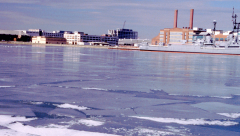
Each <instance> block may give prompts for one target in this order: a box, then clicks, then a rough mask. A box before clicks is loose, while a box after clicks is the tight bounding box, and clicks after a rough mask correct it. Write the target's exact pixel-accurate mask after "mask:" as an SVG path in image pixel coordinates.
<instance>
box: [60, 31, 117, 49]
mask: <svg viewBox="0 0 240 136" xmlns="http://www.w3.org/2000/svg"><path fill="white" fill-rule="evenodd" d="M64 38H66V40H67V43H68V44H78V45H88V43H91V44H92V45H110V46H114V45H118V37H112V36H110V35H101V36H99V35H88V34H84V33H83V32H77V31H76V32H74V33H64Z"/></svg>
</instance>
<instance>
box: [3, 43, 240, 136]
mask: <svg viewBox="0 0 240 136" xmlns="http://www.w3.org/2000/svg"><path fill="white" fill-rule="evenodd" d="M239 124H240V56H230V55H207V54H183V53H161V52H143V51H123V50H110V49H98V48H79V47H53V46H43V45H38V46H30V45H8V44H0V135H10V136H12V135H20V136H45V135H46V136H49V135H53V136H54V135H58V136H61V135H63V136H65V135H69V136H70V135H71V136H73V135H81V136H84V135H87V136H88V135H96V136H101V135H126V136H137V135H139V136H141V135H142V136H145V135H149V136H152V135H153V136H158V135H160V136H172V135H173V136H198V135H203V136H210V135H216V136H221V135H223V136H226V135H229V136H230V135H231V136H232V135H240V125H239Z"/></svg>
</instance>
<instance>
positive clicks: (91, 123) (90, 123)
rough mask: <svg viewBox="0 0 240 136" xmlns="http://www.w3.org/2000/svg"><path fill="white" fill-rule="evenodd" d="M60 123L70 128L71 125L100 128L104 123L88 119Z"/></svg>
mask: <svg viewBox="0 0 240 136" xmlns="http://www.w3.org/2000/svg"><path fill="white" fill-rule="evenodd" d="M61 123H64V124H68V125H69V126H72V125H75V124H83V125H86V126H89V127H91V126H94V127H96V126H101V125H103V124H104V122H102V121H96V120H90V119H80V120H77V121H73V120H72V121H69V122H61Z"/></svg>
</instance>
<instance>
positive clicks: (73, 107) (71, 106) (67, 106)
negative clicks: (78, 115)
mask: <svg viewBox="0 0 240 136" xmlns="http://www.w3.org/2000/svg"><path fill="white" fill-rule="evenodd" d="M53 105H55V106H57V107H59V108H66V109H76V110H87V109H89V108H88V107H84V106H78V105H72V104H68V103H65V104H60V105H58V104H53Z"/></svg>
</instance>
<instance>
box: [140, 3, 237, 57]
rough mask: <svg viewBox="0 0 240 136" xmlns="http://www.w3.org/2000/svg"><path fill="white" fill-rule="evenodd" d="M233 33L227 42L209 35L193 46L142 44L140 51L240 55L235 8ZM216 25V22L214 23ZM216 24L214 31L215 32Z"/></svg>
mask: <svg viewBox="0 0 240 136" xmlns="http://www.w3.org/2000/svg"><path fill="white" fill-rule="evenodd" d="M232 18H233V31H231V32H230V33H229V35H228V37H227V41H221V42H218V41H215V38H213V37H214V35H213V34H207V35H205V36H203V38H202V39H198V40H196V41H195V42H194V43H192V44H185V43H183V44H166V45H164V43H160V44H159V45H150V44H149V43H141V44H140V46H139V49H140V50H141V51H158V52H182V53H203V54H229V55H240V42H239V39H240V36H239V26H240V23H237V22H236V18H237V15H236V14H234V8H233V14H232ZM214 23H215V22H214ZM215 25H216V23H215V24H214V29H213V30H214V31H215Z"/></svg>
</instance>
